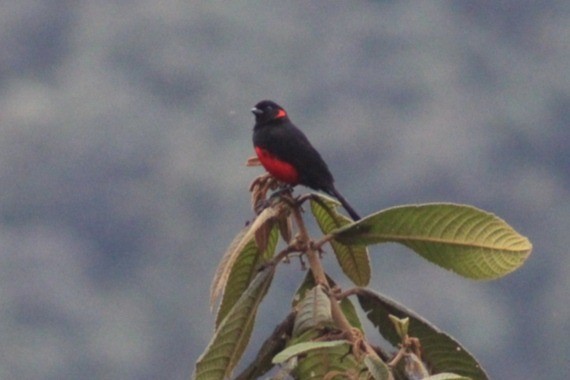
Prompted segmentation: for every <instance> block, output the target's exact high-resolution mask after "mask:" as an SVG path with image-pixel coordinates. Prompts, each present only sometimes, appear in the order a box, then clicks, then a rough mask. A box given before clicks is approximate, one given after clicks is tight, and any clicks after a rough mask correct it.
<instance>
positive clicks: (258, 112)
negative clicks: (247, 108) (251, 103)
mask: <svg viewBox="0 0 570 380" xmlns="http://www.w3.org/2000/svg"><path fill="white" fill-rule="evenodd" d="M251 112H253V113H254V115H261V114H262V113H263V111H262V110H260V109H259V108H255V107H253V108H252V109H251Z"/></svg>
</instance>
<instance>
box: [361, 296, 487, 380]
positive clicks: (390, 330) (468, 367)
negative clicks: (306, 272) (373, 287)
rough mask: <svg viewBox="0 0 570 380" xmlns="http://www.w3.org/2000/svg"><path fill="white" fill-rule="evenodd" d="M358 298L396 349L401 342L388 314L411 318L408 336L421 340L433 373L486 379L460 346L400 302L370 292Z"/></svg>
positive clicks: (475, 379)
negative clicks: (450, 373) (449, 373)
mask: <svg viewBox="0 0 570 380" xmlns="http://www.w3.org/2000/svg"><path fill="white" fill-rule="evenodd" d="M357 295H358V301H359V302H360V306H361V307H362V309H363V310H364V311H365V312H366V316H367V317H368V319H369V320H370V321H371V322H372V323H373V324H374V326H375V327H376V328H377V329H378V331H379V332H380V334H381V335H382V336H383V337H384V339H386V340H387V341H388V342H390V343H391V344H392V345H393V346H394V347H396V346H397V345H398V344H399V343H400V342H401V339H400V337H399V336H398V334H397V332H396V330H395V328H394V325H393V323H392V321H391V320H390V317H389V315H391V314H392V315H395V316H397V317H398V318H400V319H403V318H409V335H410V336H412V337H416V338H418V339H419V340H420V343H421V346H422V348H423V357H422V359H423V360H424V361H425V362H427V363H428V364H429V367H430V368H431V369H432V372H435V373H439V372H453V373H457V374H458V375H462V376H466V377H469V378H472V379H473V380H484V379H487V375H486V373H485V371H484V370H483V369H482V368H481V365H480V364H479V363H478V362H477V360H476V359H475V358H474V357H473V356H472V355H471V354H470V353H469V352H467V350H465V348H464V347H462V346H461V344H459V343H458V342H457V341H456V340H455V339H453V338H452V337H451V336H449V335H448V334H446V333H444V332H442V331H441V330H439V329H438V328H437V327H435V326H433V325H432V324H431V323H430V322H428V321H427V320H425V319H423V318H422V317H420V316H419V315H417V314H416V313H414V312H413V311H411V310H409V309H406V308H405V307H404V306H402V305H399V304H398V303H397V302H395V301H393V300H391V299H389V298H387V297H385V296H382V295H380V294H377V293H374V292H372V291H370V290H366V289H359V290H358V293H357Z"/></svg>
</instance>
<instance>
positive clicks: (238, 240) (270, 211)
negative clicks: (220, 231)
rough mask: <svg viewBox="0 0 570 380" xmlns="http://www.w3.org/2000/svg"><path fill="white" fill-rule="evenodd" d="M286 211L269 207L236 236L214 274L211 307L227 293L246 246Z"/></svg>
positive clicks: (281, 208)
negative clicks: (231, 273) (232, 272)
mask: <svg viewBox="0 0 570 380" xmlns="http://www.w3.org/2000/svg"><path fill="white" fill-rule="evenodd" d="M285 211H286V209H285V208H283V207H268V208H266V209H264V210H263V211H262V212H261V214H259V215H258V216H257V217H256V218H255V220H254V221H253V223H251V225H250V226H248V227H247V228H244V229H243V230H241V231H240V232H239V233H238V234H237V235H236V237H235V238H234V240H233V241H232V242H231V244H230V246H229V247H228V249H227V250H226V253H224V256H223V257H222V260H221V261H220V264H218V268H217V269H216V273H215V274H214V280H213V281H212V286H211V289H210V306H211V307H213V305H214V304H215V303H216V300H217V299H218V297H219V296H220V295H221V294H222V293H223V292H224V291H225V289H226V285H227V283H228V278H229V276H230V272H231V271H232V268H233V266H234V263H235V262H236V260H237V259H238V257H239V255H240V254H241V252H242V251H243V249H244V248H245V246H246V245H247V244H249V242H250V241H251V240H252V239H254V238H255V234H256V233H257V232H258V231H259V230H260V229H263V228H264V227H265V226H266V224H267V223H271V222H272V221H273V219H274V218H275V217H278V216H279V215H280V213H283V212H285Z"/></svg>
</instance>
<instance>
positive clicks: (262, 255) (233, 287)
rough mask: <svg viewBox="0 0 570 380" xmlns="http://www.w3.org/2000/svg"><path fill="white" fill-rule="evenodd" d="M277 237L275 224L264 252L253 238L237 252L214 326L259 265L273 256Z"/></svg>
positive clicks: (222, 317)
mask: <svg viewBox="0 0 570 380" xmlns="http://www.w3.org/2000/svg"><path fill="white" fill-rule="evenodd" d="M278 238H279V233H278V228H277V226H273V229H272V230H271V232H270V233H269V237H268V239H267V244H266V249H265V251H264V252H260V250H259V248H258V246H257V244H256V243H255V241H254V239H251V240H250V241H249V242H248V243H247V244H246V245H245V247H244V248H243V250H242V251H241V252H240V253H239V255H238V257H237V258H236V260H235V262H234V265H233V266H232V267H231V268H230V274H229V276H228V280H227V284H226V286H225V290H224V292H223V296H222V302H220V307H219V308H218V314H217V315H216V324H215V326H216V328H218V326H219V324H220V322H221V321H222V319H224V317H225V316H226V315H227V313H228V312H229V311H230V310H231V308H232V307H233V305H234V304H235V303H236V302H237V300H238V299H239V297H240V296H241V295H242V293H243V292H245V290H246V289H247V287H248V285H249V284H250V282H251V281H252V280H253V278H254V277H255V275H256V273H257V270H258V269H259V267H260V265H261V264H263V263H266V262H267V261H269V260H270V259H271V258H272V257H273V254H274V253H275V247H276V246H277V240H278Z"/></svg>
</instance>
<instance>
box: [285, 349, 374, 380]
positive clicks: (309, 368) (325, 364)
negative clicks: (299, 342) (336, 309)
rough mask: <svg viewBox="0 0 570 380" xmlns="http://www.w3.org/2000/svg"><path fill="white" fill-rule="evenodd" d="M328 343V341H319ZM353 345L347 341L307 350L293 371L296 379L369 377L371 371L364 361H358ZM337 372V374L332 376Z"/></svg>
mask: <svg viewBox="0 0 570 380" xmlns="http://www.w3.org/2000/svg"><path fill="white" fill-rule="evenodd" d="M317 343H327V342H317ZM351 350H352V346H351V345H350V344H348V343H346V342H343V343H342V344H339V345H336V343H334V347H327V348H319V349H313V350H309V351H306V352H305V353H304V354H303V357H302V358H299V362H298V364H297V367H296V368H295V370H294V372H293V374H292V375H293V377H294V378H295V379H323V378H325V376H327V375H329V376H330V377H329V378H330V379H359V380H360V379H362V380H364V379H368V378H369V373H368V371H367V368H366V365H365V364H364V363H363V362H358V361H357V360H356V359H355V358H354V355H352V353H351ZM332 374H336V376H331V375H332Z"/></svg>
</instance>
